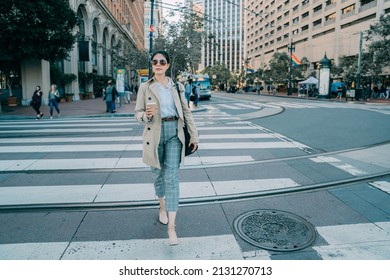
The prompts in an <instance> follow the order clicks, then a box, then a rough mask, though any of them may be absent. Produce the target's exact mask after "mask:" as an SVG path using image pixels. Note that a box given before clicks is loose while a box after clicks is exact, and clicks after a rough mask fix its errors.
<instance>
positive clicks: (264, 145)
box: [0, 141, 307, 153]
mask: <svg viewBox="0 0 390 280" xmlns="http://www.w3.org/2000/svg"><path fill="white" fill-rule="evenodd" d="M297 147H307V146H305V145H303V144H301V143H298V142H276V141H274V142H220V143H202V145H201V149H202V150H231V149H236V150H237V149H244V150H248V149H281V148H297ZM142 149H143V144H142V143H141V144H110V145H107V144H88V145H36V146H7V147H5V146H3V147H0V153H73V152H117V151H142Z"/></svg>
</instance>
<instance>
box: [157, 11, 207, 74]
mask: <svg viewBox="0 0 390 280" xmlns="http://www.w3.org/2000/svg"><path fill="white" fill-rule="evenodd" d="M163 25H164V30H166V32H165V33H160V34H159V37H158V38H156V40H155V41H154V46H153V49H154V50H159V49H161V50H165V51H167V52H168V53H169V55H170V60H171V61H170V64H171V69H170V70H171V77H173V78H175V77H177V76H178V74H179V72H184V71H185V72H192V73H195V72H196V70H197V65H198V64H199V63H200V59H201V49H202V41H204V39H205V32H203V31H202V28H203V21H202V18H201V17H200V16H199V15H198V14H196V13H190V12H189V13H182V14H181V17H180V19H179V21H178V22H173V23H168V22H164V23H163Z"/></svg>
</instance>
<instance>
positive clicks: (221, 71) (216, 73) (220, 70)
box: [202, 64, 231, 88]
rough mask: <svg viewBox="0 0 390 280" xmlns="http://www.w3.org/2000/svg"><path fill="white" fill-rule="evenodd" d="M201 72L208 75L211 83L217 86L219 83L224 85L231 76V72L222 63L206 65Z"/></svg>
mask: <svg viewBox="0 0 390 280" xmlns="http://www.w3.org/2000/svg"><path fill="white" fill-rule="evenodd" d="M202 73H204V74H207V75H209V77H210V81H211V85H213V86H218V87H219V88H220V86H221V85H226V84H227V82H228V81H229V79H230V78H231V73H230V71H229V69H228V68H227V67H226V66H225V65H222V64H217V65H214V66H207V67H206V68H205V69H204V70H203V71H202ZM213 77H215V78H213Z"/></svg>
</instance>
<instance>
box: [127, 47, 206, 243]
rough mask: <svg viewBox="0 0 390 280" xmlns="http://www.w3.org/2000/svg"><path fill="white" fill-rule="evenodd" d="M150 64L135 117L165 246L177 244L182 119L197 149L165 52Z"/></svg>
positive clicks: (193, 129)
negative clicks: (163, 228) (140, 128)
mask: <svg viewBox="0 0 390 280" xmlns="http://www.w3.org/2000/svg"><path fill="white" fill-rule="evenodd" d="M151 63H152V69H153V77H152V78H151V79H150V80H148V81H146V82H145V83H142V84H141V85H140V87H139V91H138V98H137V103H136V106H135V117H136V119H137V121H139V122H142V123H144V125H145V128H144V132H143V162H144V163H145V164H147V165H149V166H150V167H151V172H152V177H153V182H154V189H155V194H156V196H157V197H158V200H159V205H160V209H159V221H160V223H162V224H168V237H169V239H168V241H169V244H170V245H177V244H178V243H179V241H178V239H177V234H176V229H175V221H176V214H177V211H178V207H179V167H180V164H182V163H183V162H184V157H185V147H184V143H185V137H184V131H183V129H182V128H183V126H184V120H185V122H186V124H187V127H188V131H189V133H190V135H191V139H190V146H191V145H192V147H193V151H195V150H196V149H197V146H198V141H199V140H198V133H197V130H196V127H195V123H194V120H193V118H192V114H191V111H190V109H189V108H188V105H187V102H186V98H185V96H184V94H183V92H184V86H183V84H181V83H178V86H179V88H180V93H178V92H177V90H176V86H175V83H174V81H173V80H172V79H171V78H169V77H168V76H166V72H167V70H168V69H169V66H170V64H169V55H168V53H167V52H165V51H156V52H155V53H153V55H152V61H151ZM179 94H180V95H181V96H179ZM167 212H168V214H167Z"/></svg>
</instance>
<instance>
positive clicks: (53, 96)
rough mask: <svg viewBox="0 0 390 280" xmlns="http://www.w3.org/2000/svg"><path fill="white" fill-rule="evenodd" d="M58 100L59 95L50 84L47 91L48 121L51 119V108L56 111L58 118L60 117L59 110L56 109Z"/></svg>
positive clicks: (54, 86)
mask: <svg viewBox="0 0 390 280" xmlns="http://www.w3.org/2000/svg"><path fill="white" fill-rule="evenodd" d="M59 99H60V93H59V91H58V90H57V85H56V84H52V85H51V87H50V90H49V106H50V119H53V107H54V108H55V109H56V111H57V114H58V117H60V116H61V113H60V109H59V108H58V100H59Z"/></svg>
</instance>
